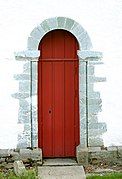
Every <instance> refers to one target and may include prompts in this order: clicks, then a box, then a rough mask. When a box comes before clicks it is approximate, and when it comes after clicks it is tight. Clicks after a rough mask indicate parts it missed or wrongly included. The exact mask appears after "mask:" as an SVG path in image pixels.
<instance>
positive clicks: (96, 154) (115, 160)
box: [76, 146, 122, 166]
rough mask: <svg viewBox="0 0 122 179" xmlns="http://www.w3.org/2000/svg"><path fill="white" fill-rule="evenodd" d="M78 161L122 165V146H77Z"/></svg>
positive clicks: (83, 163)
mask: <svg viewBox="0 0 122 179" xmlns="http://www.w3.org/2000/svg"><path fill="white" fill-rule="evenodd" d="M76 155H77V161H78V163H79V164H81V165H84V166H85V165H87V164H92V165H98V166H101V165H108V166H112V165H118V166H121V165H122V162H121V161H122V146H120V149H119V147H117V146H110V147H108V148H107V147H105V148H103V147H89V148H82V147H81V146H78V147H77V150H76Z"/></svg>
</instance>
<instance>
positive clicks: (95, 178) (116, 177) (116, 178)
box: [87, 173, 122, 179]
mask: <svg viewBox="0 0 122 179" xmlns="http://www.w3.org/2000/svg"><path fill="white" fill-rule="evenodd" d="M99 178H102V179H122V173H111V174H100V175H91V176H87V179H99Z"/></svg>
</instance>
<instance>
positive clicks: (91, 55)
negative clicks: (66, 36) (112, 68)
mask: <svg viewBox="0 0 122 179" xmlns="http://www.w3.org/2000/svg"><path fill="white" fill-rule="evenodd" d="M77 54H78V56H79V58H81V59H83V60H86V61H87V60H89V61H90V60H93V61H96V60H100V59H101V58H102V57H103V54H102V52H97V51H90V50H82V51H81V50H78V53H77Z"/></svg>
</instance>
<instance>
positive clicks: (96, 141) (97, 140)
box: [88, 135, 104, 147]
mask: <svg viewBox="0 0 122 179" xmlns="http://www.w3.org/2000/svg"><path fill="white" fill-rule="evenodd" d="M88 143H89V147H94V146H96V147H100V146H103V145H104V143H103V139H102V138H101V137H100V136H99V135H98V136H92V137H91V136H89V138H88Z"/></svg>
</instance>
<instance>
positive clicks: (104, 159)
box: [90, 150, 118, 165]
mask: <svg viewBox="0 0 122 179" xmlns="http://www.w3.org/2000/svg"><path fill="white" fill-rule="evenodd" d="M90 160H91V163H92V164H101V163H102V164H108V165H114V164H117V160H118V156H117V152H116V151H107V150H101V151H97V152H91V153H90Z"/></svg>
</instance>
